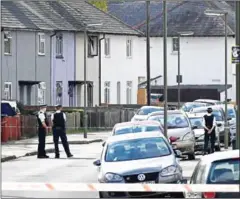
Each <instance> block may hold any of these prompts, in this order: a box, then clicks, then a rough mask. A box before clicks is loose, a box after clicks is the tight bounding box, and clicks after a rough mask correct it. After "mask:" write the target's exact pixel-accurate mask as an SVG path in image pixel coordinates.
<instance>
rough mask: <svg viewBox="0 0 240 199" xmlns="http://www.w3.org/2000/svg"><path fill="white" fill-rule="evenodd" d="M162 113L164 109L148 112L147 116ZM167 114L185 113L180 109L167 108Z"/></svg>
mask: <svg viewBox="0 0 240 199" xmlns="http://www.w3.org/2000/svg"><path fill="white" fill-rule="evenodd" d="M163 114H164V111H156V112H153V113H151V114H149V116H154V115H163ZM167 114H185V113H184V112H183V111H181V110H168V111H167Z"/></svg>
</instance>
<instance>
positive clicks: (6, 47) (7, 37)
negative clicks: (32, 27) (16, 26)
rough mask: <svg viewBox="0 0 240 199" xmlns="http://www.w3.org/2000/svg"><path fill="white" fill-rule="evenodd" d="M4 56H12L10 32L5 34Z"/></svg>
mask: <svg viewBox="0 0 240 199" xmlns="http://www.w3.org/2000/svg"><path fill="white" fill-rule="evenodd" d="M4 54H5V55H11V54H12V35H11V33H10V32H4Z"/></svg>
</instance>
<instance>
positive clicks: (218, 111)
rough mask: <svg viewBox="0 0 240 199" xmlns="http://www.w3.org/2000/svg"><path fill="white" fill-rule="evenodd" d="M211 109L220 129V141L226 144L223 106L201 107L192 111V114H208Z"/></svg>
mask: <svg viewBox="0 0 240 199" xmlns="http://www.w3.org/2000/svg"><path fill="white" fill-rule="evenodd" d="M209 107H211V108H212V109H213V114H214V115H215V118H216V123H217V126H218V128H219V139H220V143H224V134H225V124H224V123H225V121H224V120H225V114H224V110H223V108H222V107H221V106H218V105H215V106H208V107H199V108H194V109H192V110H191V112H190V113H207V109H208V108H209ZM230 143H231V142H230V134H229V145H230Z"/></svg>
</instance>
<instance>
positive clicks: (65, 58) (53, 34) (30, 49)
mask: <svg viewBox="0 0 240 199" xmlns="http://www.w3.org/2000/svg"><path fill="white" fill-rule="evenodd" d="M1 10H2V27H1V35H2V39H3V40H4V42H3V44H2V60H1V61H2V63H1V65H2V67H1V73H2V85H3V87H2V94H3V96H4V98H5V99H14V100H18V101H21V102H23V103H24V104H27V105H37V104H42V103H47V104H52V105H54V104H56V103H61V104H63V105H64V106H83V85H84V34H83V33H84V31H86V33H87V37H86V47H87V48H86V52H87V54H86V55H87V56H86V68H87V79H86V80H87V81H86V83H87V102H88V104H87V105H88V106H93V105H96V104H98V103H99V102H101V103H110V99H111V96H110V95H111V93H110V88H111V87H114V88H116V87H117V85H118V86H119V83H118V84H117V81H118V80H119V81H122V83H123V85H124V86H123V87H121V88H122V90H120V87H118V88H119V93H118V98H119V100H120V101H121V99H122V100H124V101H125V99H126V93H127V89H128V91H129V88H128V87H127V85H129V82H128V81H127V80H129V81H130V80H131V79H132V77H131V74H129V75H127V76H126V77H119V78H118V80H115V81H114V82H110V81H109V80H110V78H109V77H111V76H112V74H111V73H112V72H114V73H116V72H117V70H118V68H119V67H121V66H122V65H124V66H125V67H126V68H127V67H131V66H132V65H135V64H134V61H135V60H136V59H137V56H136V58H135V59H132V57H131V56H130V55H132V54H133V52H132V45H133V42H134V40H137V39H138V37H139V36H140V34H141V33H140V32H139V31H135V30H133V29H132V28H130V27H129V26H127V25H126V24H124V23H123V22H121V21H120V20H118V19H116V18H115V17H113V16H111V15H109V14H106V13H104V12H102V11H100V10H99V9H97V8H96V7H94V6H93V5H91V4H89V3H87V2H83V1H79V2H76V1H72V2H71V1H39V2H37V1H16V2H15V1H4V2H2V4H1ZM113 46H117V48H115V49H114V48H113ZM100 49H101V50H100ZM101 52H102V53H101ZM99 53H101V55H100V56H99ZM120 63H121V64H120ZM99 67H100V68H99ZM108 68H111V69H112V70H111V71H109V70H107V69H108ZM99 77H100V78H99ZM126 78H128V79H126ZM125 80H126V81H125ZM114 84H116V85H114ZM136 87H137V85H136ZM120 92H121V93H120ZM116 95H117V94H116ZM131 95H132V93H131V92H128V99H131Z"/></svg>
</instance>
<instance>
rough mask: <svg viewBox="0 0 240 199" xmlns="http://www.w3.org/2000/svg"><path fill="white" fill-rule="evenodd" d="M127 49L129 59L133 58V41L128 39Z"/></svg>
mask: <svg viewBox="0 0 240 199" xmlns="http://www.w3.org/2000/svg"><path fill="white" fill-rule="evenodd" d="M126 47H127V49H126V52H127V57H129V58H131V57H132V40H131V39H127V45H126Z"/></svg>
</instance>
